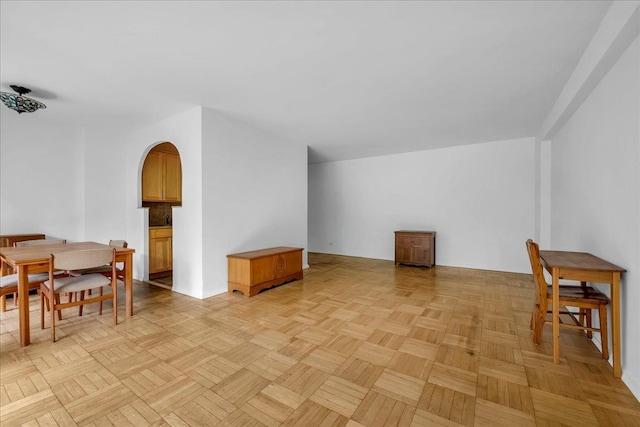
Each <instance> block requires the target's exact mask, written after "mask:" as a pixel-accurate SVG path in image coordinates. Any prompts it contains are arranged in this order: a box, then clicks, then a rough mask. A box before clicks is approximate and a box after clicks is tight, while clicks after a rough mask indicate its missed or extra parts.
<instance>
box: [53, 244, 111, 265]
mask: <svg viewBox="0 0 640 427" xmlns="http://www.w3.org/2000/svg"><path fill="white" fill-rule="evenodd" d="M49 259H50V262H51V263H50V268H53V269H55V270H81V269H85V268H93V267H101V266H103V265H105V264H109V263H111V262H115V260H116V249H115V248H105V249H84V250H79V251H67V252H58V253H55V254H51V255H50V256H49Z"/></svg>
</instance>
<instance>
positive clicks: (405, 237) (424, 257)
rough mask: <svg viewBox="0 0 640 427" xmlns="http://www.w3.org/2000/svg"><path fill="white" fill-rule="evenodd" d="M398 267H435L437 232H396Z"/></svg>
mask: <svg viewBox="0 0 640 427" xmlns="http://www.w3.org/2000/svg"><path fill="white" fill-rule="evenodd" d="M395 234H396V257H395V258H396V265H397V264H408V265H420V266H425V267H433V265H434V264H435V263H436V232H435V231H407V230H401V231H396V232H395Z"/></svg>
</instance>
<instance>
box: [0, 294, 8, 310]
mask: <svg viewBox="0 0 640 427" xmlns="http://www.w3.org/2000/svg"><path fill="white" fill-rule="evenodd" d="M5 311H7V296H6V295H2V296H1V297H0V313H4V312H5Z"/></svg>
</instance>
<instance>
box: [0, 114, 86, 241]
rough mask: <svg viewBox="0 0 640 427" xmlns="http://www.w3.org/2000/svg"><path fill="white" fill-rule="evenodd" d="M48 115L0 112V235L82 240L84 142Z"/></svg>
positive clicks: (78, 133) (68, 128) (80, 136)
mask: <svg viewBox="0 0 640 427" xmlns="http://www.w3.org/2000/svg"><path fill="white" fill-rule="evenodd" d="M43 114H46V110H44V111H37V112H35V113H33V114H20V115H18V114H17V113H15V112H14V111H11V110H9V109H7V108H4V106H3V108H2V110H0V121H1V122H2V126H0V234H20V233H45V234H46V235H47V237H48V238H49V237H50V238H62V239H67V240H69V241H79V240H83V239H84V162H83V160H84V144H83V142H84V138H83V134H82V132H81V131H79V130H77V129H73V128H70V127H63V126H58V125H55V124H51V123H47V122H46V121H45V119H46V117H43Z"/></svg>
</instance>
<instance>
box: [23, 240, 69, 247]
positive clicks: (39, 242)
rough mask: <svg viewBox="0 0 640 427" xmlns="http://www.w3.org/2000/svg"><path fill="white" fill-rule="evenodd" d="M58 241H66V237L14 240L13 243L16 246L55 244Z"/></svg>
mask: <svg viewBox="0 0 640 427" xmlns="http://www.w3.org/2000/svg"><path fill="white" fill-rule="evenodd" d="M58 243H67V241H66V239H39V240H23V241H22V242H15V243H14V245H15V246H16V247H18V246H38V245H56V244H58Z"/></svg>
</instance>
